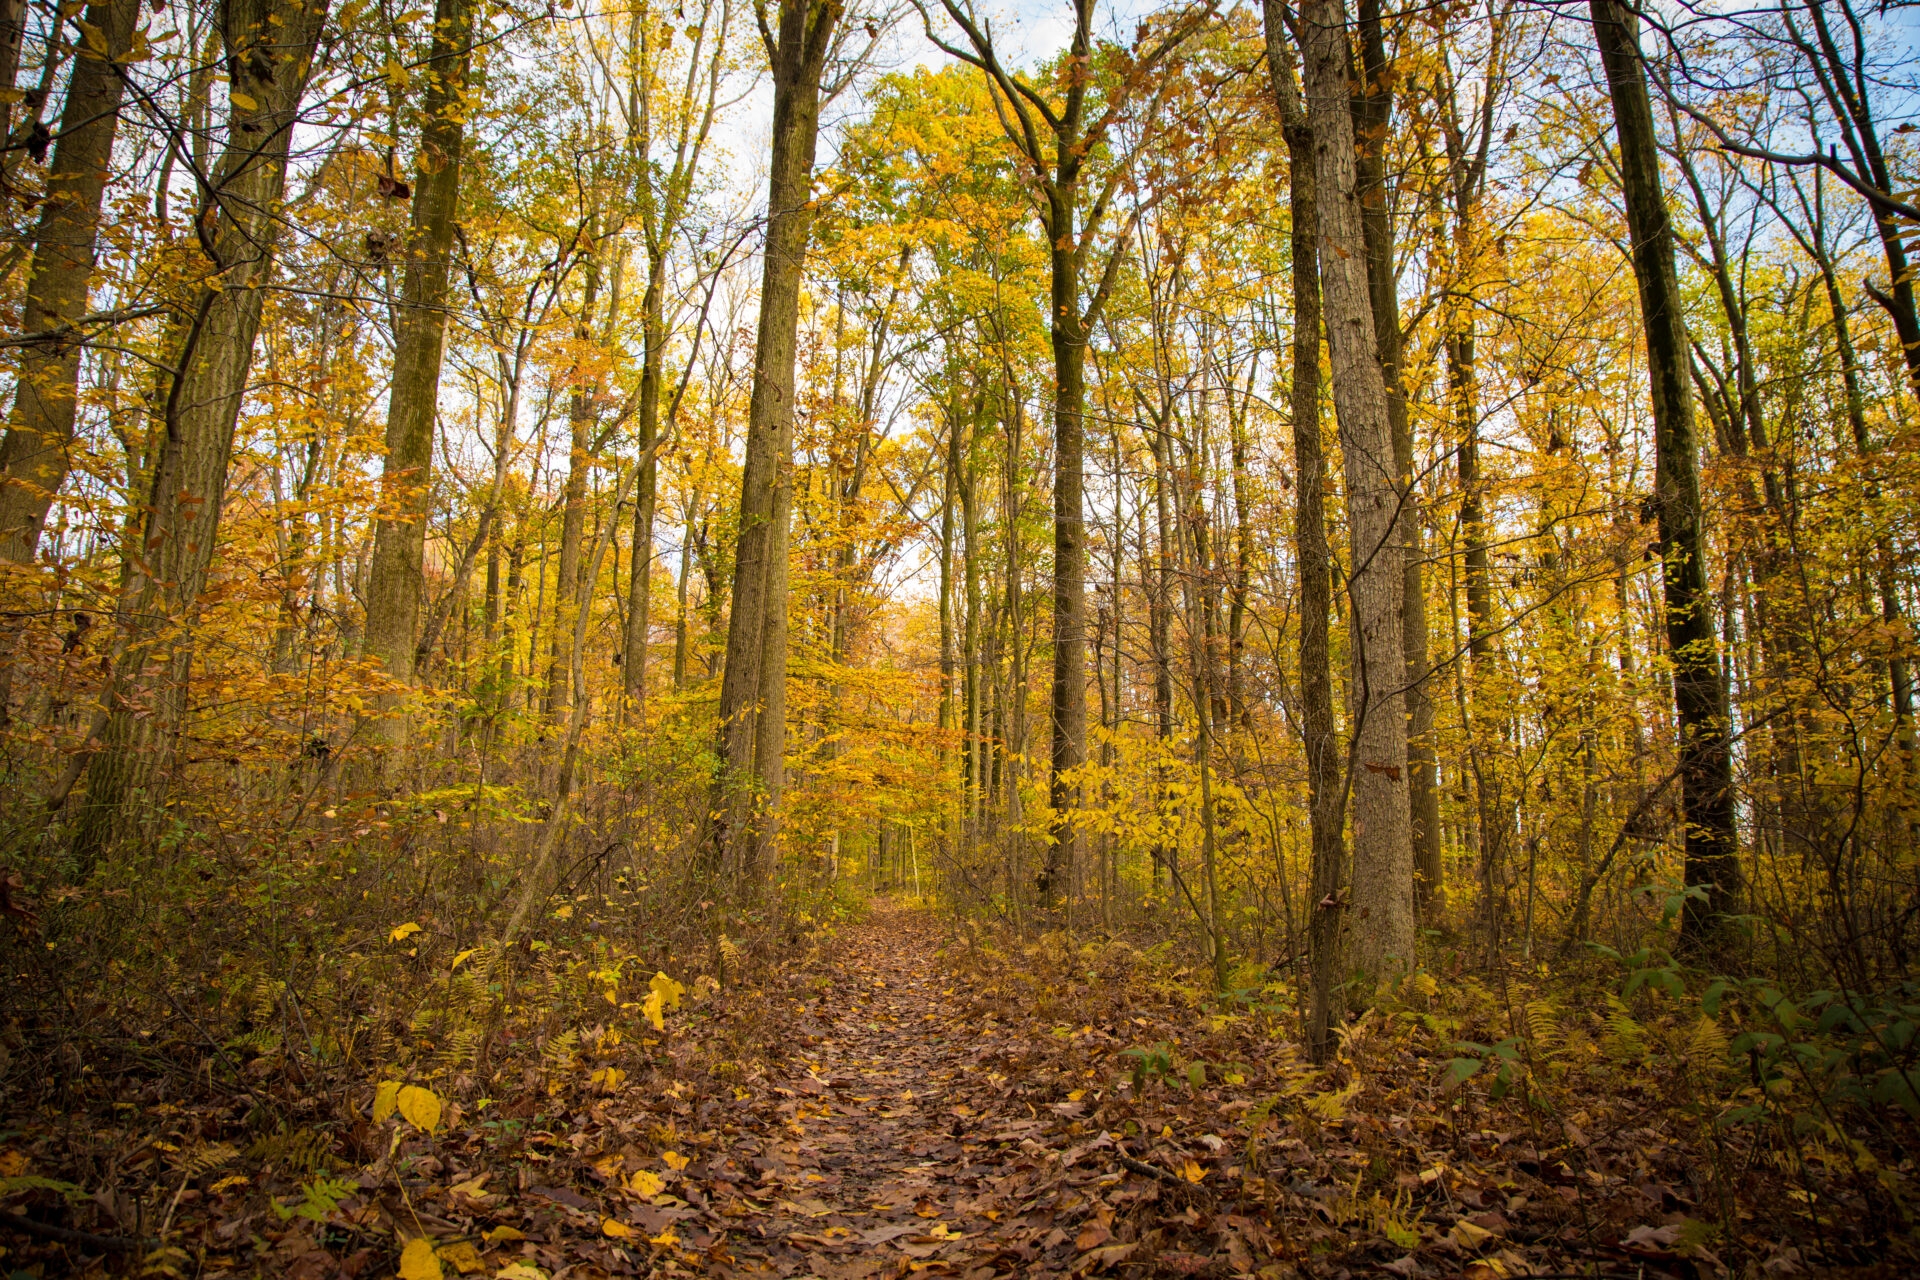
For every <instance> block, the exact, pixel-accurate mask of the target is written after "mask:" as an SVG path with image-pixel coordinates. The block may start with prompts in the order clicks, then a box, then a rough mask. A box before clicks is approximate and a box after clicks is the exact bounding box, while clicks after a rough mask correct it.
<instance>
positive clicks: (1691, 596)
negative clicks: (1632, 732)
mask: <svg viewBox="0 0 1920 1280" xmlns="http://www.w3.org/2000/svg"><path fill="white" fill-rule="evenodd" d="M1589 9H1590V12H1591V14H1592V19H1593V31H1594V38H1595V41H1596V43H1597V44H1598V45H1599V48H1600V58H1601V61H1602V63H1603V64H1604V66H1605V68H1606V72H1607V84H1608V89H1609V91H1610V93H1611V95H1612V99H1613V118H1614V128H1615V131H1616V133H1617V134H1618V136H1619V143H1620V172H1621V183H1622V187H1623V188H1624V191H1623V194H1624V195H1625V198H1626V206H1627V222H1628V226H1629V229H1630V231H1631V236H1632V244H1633V269H1634V277H1635V279H1636V281H1637V282H1638V284H1639V287H1640V311H1641V318H1642V320H1643V322H1644V325H1645V329H1646V341H1647V372H1648V377H1649V379H1650V381H1651V383H1652V394H1653V417H1654V444H1655V453H1656V474H1655V477H1654V495H1653V499H1654V506H1655V509H1656V511H1657V513H1658V519H1659V535H1660V556H1661V569H1662V573H1661V581H1662V585H1663V588H1664V591H1665V595H1666V615H1667V650H1668V658H1669V661H1670V662H1671V663H1672V666H1673V697H1674V714H1675V720H1676V722H1677V725H1678V729H1679V736H1680V742H1679V750H1678V755H1679V766H1680V775H1681V777H1680V796H1681V811H1682V812H1683V813H1684V814H1685V816H1686V823H1687V826H1686V836H1685V841H1686V869H1685V877H1686V884H1687V886H1688V888H1689V889H1695V888H1697V889H1699V890H1700V891H1701V892H1702V893H1703V895H1704V896H1703V897H1693V896H1689V897H1688V899H1687V901H1686V904H1685V906H1684V908H1683V909H1682V911H1681V916H1680V936H1681V940H1682V942H1683V943H1684V944H1686V945H1688V946H1690V947H1693V948H1703V949H1707V950H1722V949H1724V947H1725V946H1726V944H1727V942H1728V941H1729V939H1728V936H1727V935H1728V933H1729V931H1730V926H1731V916H1732V914H1733V913H1734V912H1737V911H1738V910H1739V909H1740V903H1741V900H1742V896H1743V893H1742V890H1743V886H1742V882H1741V879H1742V878H1741V872H1740V855H1739V849H1738V846H1737V844H1736V842H1735V836H1734V814H1733V764H1732V754H1731V745H1730V743H1729V739H1728V733H1729V722H1728V715H1727V702H1726V688H1725V686H1724V685H1723V684H1722V683H1721V680H1720V670H1719V661H1718V652H1719V646H1718V642H1717V637H1716V636H1715V634H1714V626H1713V613H1712V605H1713V601H1712V597H1711V595H1710V593H1709V590H1708V587H1707V577H1706V562H1705V545H1704V544H1705V539H1704V536H1703V533H1702V530H1701V512H1700V471H1699V459H1698V456H1697V446H1696V444H1695V440H1694V424H1693V395H1692V388H1691V387H1690V386H1689V384H1688V381H1687V375H1688V368H1689V364H1690V362H1689V359H1688V346H1687V330H1686V319H1685V316H1684V315H1683V313H1682V311H1681V298H1680V287H1679V282H1678V278H1677V276H1676V274H1675V271H1674V264H1673V227H1672V223H1671V221H1670V219H1669V217H1668V213H1667V206H1666V200H1665V197H1664V195H1663V194H1662V192H1661V188H1660V148H1659V141H1658V138H1657V137H1656V135H1655V132H1654V123H1653V106H1652V102H1651V100H1650V98H1649V96H1648V93H1647V78H1646V69H1645V67H1644V66H1643V65H1642V63H1641V55H1640V37H1639V31H1638V26H1637V23H1636V21H1635V19H1634V16H1633V14H1632V12H1631V11H1630V10H1628V9H1626V8H1625V7H1624V6H1622V5H1621V4H1619V3H1618V2H1617V0H1590V5H1589Z"/></svg>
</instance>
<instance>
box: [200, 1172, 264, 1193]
mask: <svg viewBox="0 0 1920 1280" xmlns="http://www.w3.org/2000/svg"><path fill="white" fill-rule="evenodd" d="M252 1185H253V1179H252V1178H249V1177H248V1176H247V1175H246V1174H244V1173H230V1174H228V1175H227V1176H226V1177H224V1178H222V1179H220V1181H218V1182H216V1183H214V1184H213V1185H212V1186H211V1187H209V1188H207V1191H208V1194H210V1195H216V1196H217V1195H221V1194H223V1193H224V1192H228V1191H231V1190H233V1189H234V1188H235V1187H248V1186H252Z"/></svg>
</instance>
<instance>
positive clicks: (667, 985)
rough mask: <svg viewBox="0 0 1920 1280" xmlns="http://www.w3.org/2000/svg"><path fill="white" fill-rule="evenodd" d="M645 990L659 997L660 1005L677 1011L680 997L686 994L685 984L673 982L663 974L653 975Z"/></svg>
mask: <svg viewBox="0 0 1920 1280" xmlns="http://www.w3.org/2000/svg"><path fill="white" fill-rule="evenodd" d="M647 988H648V989H649V990H651V991H652V992H653V993H654V994H655V995H657V996H659V997H660V1000H661V1003H662V1004H663V1005H664V1006H665V1007H666V1008H669V1009H678V1008H679V1007H680V997H681V996H683V995H685V994H687V988H686V984H684V983H680V982H675V981H674V980H673V979H672V978H669V977H668V976H667V975H666V974H664V973H656V974H654V975H653V981H652V982H649V983H648V984H647Z"/></svg>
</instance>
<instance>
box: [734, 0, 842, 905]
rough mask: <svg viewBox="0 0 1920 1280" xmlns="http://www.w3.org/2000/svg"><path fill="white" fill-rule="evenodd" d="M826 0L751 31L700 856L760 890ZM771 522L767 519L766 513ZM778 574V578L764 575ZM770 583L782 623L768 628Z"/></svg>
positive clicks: (809, 2)
mask: <svg viewBox="0 0 1920 1280" xmlns="http://www.w3.org/2000/svg"><path fill="white" fill-rule="evenodd" d="M842 12H843V10H842V6H841V5H840V4H839V3H838V2H837V0H781V3H780V7H779V13H778V23H779V30H778V33H777V35H776V33H775V32H774V31H773V30H770V29H769V28H768V27H767V26H766V25H765V24H764V22H763V23H762V26H761V29H760V34H761V37H762V39H763V40H764V41H765V42H766V46H767V53H768V56H769V59H770V61H771V63H772V68H773V139H772V154H771V158H770V163H769V165H768V177H767V238H766V246H765V251H764V259H763V266H762V270H761V278H760V321H759V330H758V332H757V334H756V335H755V341H754V360H753V391H752V396H751V399H750V401H749V403H748V409H747V441H746V459H745V465H744V467H743V469H742V473H741V477H740V531H739V537H738V541H737V543H736V546H735V552H734V569H733V609H732V613H731V615H730V617H729V619H728V625H727V651H726V665H725V667H724V669H723V674H722V676H721V680H720V706H719V735H720V743H719V746H720V753H719V754H720V772H719V778H718V779H717V781H718V783H719V787H720V790H721V792H722V795H721V796H720V797H719V803H717V804H715V805H713V806H710V811H711V812H715V813H717V814H718V815H719V817H718V818H717V820H716V822H715V825H714V827H713V830H712V831H711V832H710V836H711V840H710V842H709V843H710V854H711V855H712V856H714V857H716V858H717V859H719V860H721V861H726V860H729V859H730V860H731V862H732V865H731V866H730V867H728V870H729V871H731V872H732V873H733V874H734V875H735V876H736V877H737V878H738V880H739V883H740V887H741V889H742V890H743V891H744V892H746V893H747V894H749V895H751V894H753V893H755V892H757V891H758V888H759V871H758V869H757V868H756V867H755V866H754V863H755V862H756V861H757V859H755V857H754V852H755V850H756V848H757V845H758V842H757V841H756V840H755V839H754V838H753V837H752V835H751V829H752V827H753V824H754V822H755V819H756V813H755V809H756V803H755V800H756V794H757V793H758V792H759V791H760V789H761V787H762V786H763V785H764V779H762V778H760V777H757V776H756V773H757V770H756V767H755V766H756V761H758V760H761V759H763V758H764V757H763V756H762V755H761V753H760V752H758V751H757V749H756V745H755V743H756V738H757V737H765V738H767V739H769V740H770V741H772V742H775V743H783V742H784V741H785V738H786V725H785V721H784V704H783V705H782V707H781V708H780V709H779V713H780V720H779V721H778V722H776V721H775V717H774V708H770V707H768V706H766V705H765V691H766V688H767V683H768V681H767V680H766V679H763V678H762V674H761V668H762V666H763V665H764V664H765V662H766V660H767V657H768V656H769V642H770V641H771V640H772V639H773V638H774V637H773V636H772V635H771V634H770V633H771V632H772V631H775V630H777V631H778V640H779V648H778V650H777V651H775V652H772V654H771V656H772V657H773V658H774V660H775V662H776V663H777V666H778V670H777V671H774V672H772V673H770V676H769V678H770V679H772V680H773V681H775V682H777V683H779V684H780V686H781V688H782V689H783V690H784V687H785V679H786V649H785V639H786V628H785V612H784V610H785V600H784V594H785V580H786V574H785V566H784V564H783V565H782V566H781V568H780V570H779V571H778V572H777V575H776V571H775V570H774V569H773V566H772V561H773V558H774V557H775V556H776V555H777V556H780V557H783V558H784V556H785V554H786V525H785V521H786V508H785V505H784V504H782V503H781V502H780V501H779V498H778V495H779V491H780V487H781V484H782V478H783V476H784V474H785V473H786V471H787V469H788V467H789V465H790V459H789V457H788V453H789V452H790V451H791V447H792V430H793V396H794V357H795V347H796V337H797V333H798V330H799V323H800V278H801V272H802V269H803V268H804V266H805V263H806V256H807V240H808V238H809V236H810V234H811V232H812V229H813V205H812V201H811V194H812V193H811V188H812V185H813V162H814V153H815V150H816V147H817V146H818V142H819V135H820V78H821V74H822V72H823V70H824V68H825V66H826V56H827V49H828V46H829V44H830V43H831V41H832V36H833V29H834V26H835V24H836V23H837V22H838V21H839V19H840V17H841V14H842ZM776 520H778V521H779V522H780V524H779V527H778V528H776V527H775V521H776ZM776 576H777V579H778V580H777V582H776V581H775V579H776ZM776 587H777V588H778V589H779V591H780V594H781V596H782V599H781V601H780V608H781V611H782V612H781V621H780V624H779V625H778V626H777V628H776V627H770V626H769V620H770V617H771V614H772V600H771V597H772V595H773V592H774V590H775V589H776Z"/></svg>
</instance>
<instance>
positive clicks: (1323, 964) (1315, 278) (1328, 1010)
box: [1264, 0, 1347, 1062]
mask: <svg viewBox="0 0 1920 1280" xmlns="http://www.w3.org/2000/svg"><path fill="white" fill-rule="evenodd" d="M1264 9H1265V12H1264V17H1265V21H1266V38H1267V71H1268V74H1269V76H1270V78H1271V79H1272V82H1273V95H1274V101H1275V103H1276V105H1277V106H1278V107H1279V111H1280V129H1281V136H1282V138H1283V140H1284V141H1285V142H1286V146H1287V212H1288V216H1289V219H1290V221H1291V227H1290V234H1291V243H1290V245H1289V250H1290V255H1289V256H1290V261H1289V264H1288V265H1289V273H1290V276H1291V281H1292V287H1293V350H1292V353H1291V355H1292V368H1291V370H1290V371H1289V373H1290V376H1291V379H1292V386H1291V387H1290V389H1289V395H1288V400H1287V405H1288V409H1289V411H1290V413H1291V416H1292V418H1293V471H1294V483H1293V498H1294V509H1293V545H1294V556H1295V559H1296V561H1297V563H1298V566H1299V568H1298V573H1299V578H1300V641H1299V652H1300V734H1301V737H1302V739H1303V740H1304V745H1305V747H1306V757H1307V821H1308V825H1309V829H1310V835H1311V842H1312V862H1311V864H1310V868H1309V871H1308V899H1309V903H1310V905H1309V906H1308V908H1307V910H1308V911H1309V912H1310V913H1311V914H1310V915H1309V916H1308V917H1307V965H1308V970H1309V976H1310V977H1311V979H1312V983H1313V990H1312V1004H1311V1005H1310V1007H1309V1012H1308V1016H1307V1051H1308V1053H1309V1054H1310V1055H1311V1056H1312V1058H1313V1060H1314V1061H1315V1062H1324V1061H1326V1057H1327V1053H1328V1049H1329V1045H1330V1043H1331V1031H1332V1027H1333V1024H1334V1022H1335V1021H1336V1019H1337V1018H1338V1017H1339V993H1340V986H1339V981H1340V968H1341V947H1340V942H1341V931H1342V929H1343V928H1344V923H1345V922H1344V916H1345V903H1344V902H1343V900H1342V897H1343V895H1342V890H1343V888H1344V887H1345V884H1346V862H1347V846H1346V830H1345V827H1346V824H1345V822H1344V821H1343V815H1342V809H1343V805H1342V803H1341V797H1342V788H1341V785H1340V751H1339V740H1338V738H1337V736H1336V734H1335V731H1334V720H1333V671H1332V665H1331V659H1330V657H1329V655H1328V643H1327V641H1328V636H1327V626H1328V618H1329V616H1330V615H1331V614H1332V612H1333V552H1332V550H1331V548H1329V547H1328V545H1327V513H1326V499H1325V496H1324V495H1325V492H1326V484H1327V459H1326V454H1325V451H1324V450H1323V448H1322V447H1321V443H1320V270H1319V263H1318V260H1317V257H1316V249H1317V245H1318V242H1319V235H1320V231H1319V222H1320V220H1319V215H1318V213H1317V212H1316V210H1315V207H1314V147H1313V126H1312V124H1311V123H1309V121H1308V120H1307V112H1306V107H1305V105H1304V104H1303V103H1302V102H1301V100H1300V90H1299V88H1298V86H1297V85H1296V84H1295V83H1294V78H1293V77H1294V72H1293V58H1292V55H1291V53H1290V51H1289V49H1288V47H1287V32H1286V24H1287V19H1288V16H1289V15H1288V14H1287V12H1286V8H1285V6H1284V4H1283V3H1282V0H1264Z"/></svg>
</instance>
